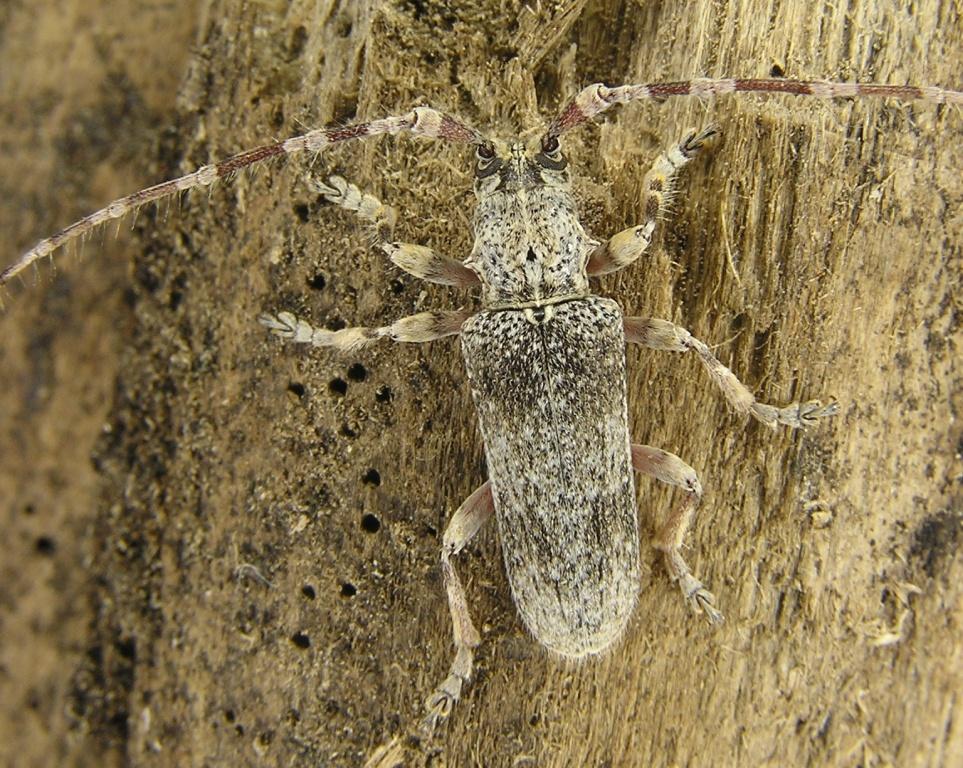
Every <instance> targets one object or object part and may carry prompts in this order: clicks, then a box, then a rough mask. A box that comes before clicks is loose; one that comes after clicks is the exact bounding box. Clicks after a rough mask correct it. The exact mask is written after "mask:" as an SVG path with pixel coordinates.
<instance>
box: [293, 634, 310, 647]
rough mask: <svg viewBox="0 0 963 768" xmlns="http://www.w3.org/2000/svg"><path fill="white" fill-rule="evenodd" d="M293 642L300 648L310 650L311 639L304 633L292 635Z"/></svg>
mask: <svg viewBox="0 0 963 768" xmlns="http://www.w3.org/2000/svg"><path fill="white" fill-rule="evenodd" d="M291 642H292V643H294V644H295V645H296V646H297V647H298V648H310V647H311V638H310V637H308V636H307V635H306V634H305V633H304V632H295V633H294V634H293V635H291Z"/></svg>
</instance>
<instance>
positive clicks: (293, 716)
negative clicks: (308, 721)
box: [288, 707, 301, 725]
mask: <svg viewBox="0 0 963 768" xmlns="http://www.w3.org/2000/svg"><path fill="white" fill-rule="evenodd" d="M288 722H289V723H291V725H294V724H295V723H300V722H301V711H300V710H298V709H295V708H294V707H292V708H291V709H289V710H288Z"/></svg>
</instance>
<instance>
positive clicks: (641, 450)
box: [632, 444, 723, 624]
mask: <svg viewBox="0 0 963 768" xmlns="http://www.w3.org/2000/svg"><path fill="white" fill-rule="evenodd" d="M632 468H633V469H634V470H635V471H636V472H640V473H642V474H643V475H648V476H649V477H651V478H654V479H656V480H659V481H660V482H663V483H668V484H669V485H674V486H676V487H677V488H681V489H682V490H683V491H684V492H685V498H684V499H683V500H682V503H680V504H679V505H678V506H677V507H676V508H675V509H673V510H672V512H671V513H670V514H669V517H668V519H667V520H666V521H665V522H664V523H663V524H662V527H661V528H660V529H659V532H658V533H657V534H656V537H655V541H654V542H653V546H654V547H655V548H656V549H659V550H661V551H662V553H663V554H664V555H665V565H666V568H667V569H668V571H669V575H670V576H671V577H672V579H673V581H678V582H679V588H680V589H681V590H682V594H683V596H684V597H685V599H686V602H688V603H689V604H690V605H691V606H693V607H694V608H695V609H696V610H698V611H701V612H702V613H705V614H706V616H707V617H708V619H709V621H710V622H712V623H713V624H721V623H722V621H723V618H722V614H721V613H719V611H718V610H716V607H715V597H714V596H713V594H712V593H711V592H710V591H709V590H707V589H706V588H705V587H704V586H703V585H702V582H701V581H699V580H698V579H697V578H696V577H695V576H693V575H692V572H691V571H690V570H689V566H688V565H686V562H685V560H683V559H682V554H681V553H680V551H679V550H680V549H681V548H682V541H683V539H684V538H685V534H686V532H687V531H688V530H689V526H690V525H692V518H693V517H695V511H696V507H697V506H698V505H699V502H700V501H701V499H702V484H701V483H700V482H699V476H698V475H697V474H696V471H695V470H694V469H693V468H692V467H690V466H689V465H688V464H686V463H685V462H684V461H683V460H682V459H680V458H679V457H678V456H676V455H675V454H673V453H669V452H668V451H663V450H661V449H659V448H653V447H652V446H649V445H638V444H634V445H633V446H632Z"/></svg>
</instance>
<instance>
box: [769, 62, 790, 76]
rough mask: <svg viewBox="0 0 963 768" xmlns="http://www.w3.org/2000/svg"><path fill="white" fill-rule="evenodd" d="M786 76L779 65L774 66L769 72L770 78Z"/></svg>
mask: <svg viewBox="0 0 963 768" xmlns="http://www.w3.org/2000/svg"><path fill="white" fill-rule="evenodd" d="M785 75H786V73H785V72H783V70H782V67H780V66H779V65H778V64H773V65H772V69H770V70H769V77H785Z"/></svg>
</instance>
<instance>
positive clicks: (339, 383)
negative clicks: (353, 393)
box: [328, 379, 348, 395]
mask: <svg viewBox="0 0 963 768" xmlns="http://www.w3.org/2000/svg"><path fill="white" fill-rule="evenodd" d="M328 389H330V390H331V391H332V392H333V393H334V394H336V395H346V394H347V393H348V382H346V381H345V380H344V379H331V381H329V382H328Z"/></svg>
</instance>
